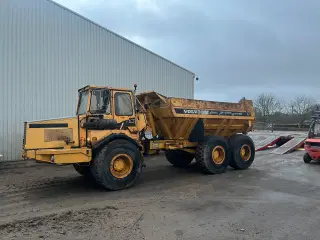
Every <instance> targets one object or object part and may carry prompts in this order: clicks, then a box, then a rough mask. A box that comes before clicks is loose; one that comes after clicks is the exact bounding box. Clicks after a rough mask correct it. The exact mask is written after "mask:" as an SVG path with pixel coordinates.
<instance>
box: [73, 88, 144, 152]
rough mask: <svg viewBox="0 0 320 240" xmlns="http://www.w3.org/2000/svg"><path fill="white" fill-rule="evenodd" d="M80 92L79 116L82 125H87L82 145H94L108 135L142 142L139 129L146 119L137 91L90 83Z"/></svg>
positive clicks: (82, 127) (82, 126) (90, 146)
mask: <svg viewBox="0 0 320 240" xmlns="http://www.w3.org/2000/svg"><path fill="white" fill-rule="evenodd" d="M78 92H79V100H78V105H77V116H78V118H79V126H80V128H81V129H84V132H82V134H81V136H80V138H81V140H82V141H81V143H82V144H81V146H82V147H88V148H94V147H95V146H96V145H97V144H98V143H100V142H101V141H102V140H105V138H106V137H109V138H113V139H114V138H126V139H128V138H129V139H130V140H131V141H132V140H135V142H134V143H135V144H139V143H138V142H137V140H138V136H139V135H138V133H139V131H141V130H142V129H144V128H145V127H146V122H145V121H144V118H143V116H142V115H141V114H142V113H141V112H142V111H141V109H143V108H142V106H141V104H140V105H139V104H138V103H137V101H136V99H135V95H134V91H132V90H130V89H120V88H110V87H96V86H86V87H84V88H82V89H79V91H78ZM141 116H142V117H141ZM84 133H85V136H83V135H84Z"/></svg>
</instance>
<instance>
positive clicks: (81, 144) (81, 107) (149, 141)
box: [23, 85, 255, 190]
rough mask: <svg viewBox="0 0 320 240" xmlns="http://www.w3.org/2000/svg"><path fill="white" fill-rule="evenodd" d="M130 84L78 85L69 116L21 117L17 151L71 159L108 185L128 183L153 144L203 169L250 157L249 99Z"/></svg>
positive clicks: (247, 162) (154, 149) (172, 158)
mask: <svg viewBox="0 0 320 240" xmlns="http://www.w3.org/2000/svg"><path fill="white" fill-rule="evenodd" d="M136 88H137V86H136V85H134V90H131V89H122V88H112V87H99V86H93V85H88V86H85V87H83V88H81V89H79V90H78V103H77V107H76V115H75V116H74V117H65V118H57V119H47V120H40V121H30V122H26V123H25V131H24V138H23V157H24V158H25V159H32V160H37V161H40V162H47V163H53V164H72V165H73V167H74V168H75V170H76V171H77V172H78V173H80V174H81V175H84V176H86V177H87V179H92V180H94V181H95V182H97V183H98V184H100V185H101V186H103V187H104V188H106V189H110V190H119V189H124V188H128V187H130V186H133V185H134V184H135V183H136V182H137V181H138V179H139V177H140V174H141V172H142V167H143V166H144V159H145V156H147V155H149V154H153V153H158V152H159V151H164V152H165V155H164V156H165V158H166V159H167V161H168V162H169V163H170V164H172V165H173V166H175V167H180V168H185V167H188V165H189V164H190V163H191V162H192V161H193V159H195V160H196V163H197V164H198V165H199V166H200V169H201V170H202V171H203V172H204V173H208V174H218V173H223V172H225V171H226V169H227V167H228V166H231V167H233V168H235V169H247V168H248V167H250V166H251V164H252V163H253V161H254V158H255V146H254V143H253V141H252V139H251V138H250V137H249V136H247V135H246V134H247V132H249V131H251V129H252V123H253V122H254V120H255V115H254V109H253V103H252V101H251V100H247V99H244V98H243V99H241V100H240V101H239V102H237V103H228V102H215V101H203V100H194V99H184V98H175V97H166V96H163V95H161V94H159V93H157V92H155V91H149V92H143V93H140V94H136ZM147 131H150V132H151V137H146V132H147Z"/></svg>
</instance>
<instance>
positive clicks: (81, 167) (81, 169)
mask: <svg viewBox="0 0 320 240" xmlns="http://www.w3.org/2000/svg"><path fill="white" fill-rule="evenodd" d="M72 165H73V168H74V169H75V170H76V171H77V172H78V173H79V174H80V175H82V176H84V177H86V178H91V177H92V174H91V169H90V165H88V163H85V164H81V163H74V164H72Z"/></svg>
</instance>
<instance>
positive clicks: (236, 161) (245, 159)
mask: <svg viewBox="0 0 320 240" xmlns="http://www.w3.org/2000/svg"><path fill="white" fill-rule="evenodd" d="M229 145H230V148H231V160H230V166H231V167H233V168H234V169H241V170H244V169H247V168H249V167H250V166H251V164H252V163H253V161H254V158H255V146H254V143H253V141H252V139H251V138H250V137H249V136H247V135H244V134H236V135H233V136H232V137H231V138H230V139H229Z"/></svg>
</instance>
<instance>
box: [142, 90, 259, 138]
mask: <svg viewBox="0 0 320 240" xmlns="http://www.w3.org/2000/svg"><path fill="white" fill-rule="evenodd" d="M137 98H138V99H139V101H140V102H141V103H143V105H144V107H145V108H146V109H147V120H148V122H149V124H150V128H151V129H152V131H153V135H159V136H162V137H164V138H165V139H187V138H188V136H189V135H190V133H191V131H192V130H193V128H194V127H195V125H196V124H197V123H198V122H199V120H201V121H202V122H203V126H204V135H205V136H224V137H230V136H232V135H233V134H235V133H247V132H248V131H250V130H251V129H252V122H253V121H254V120H255V114H254V108H253V102H252V101H251V100H245V99H242V100H240V101H239V102H238V103H230V102H215V101H203V100H193V99H183V98H172V97H170V98H168V97H165V96H163V95H160V94H158V93H156V92H146V93H141V94H139V95H138V96H137Z"/></svg>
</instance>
